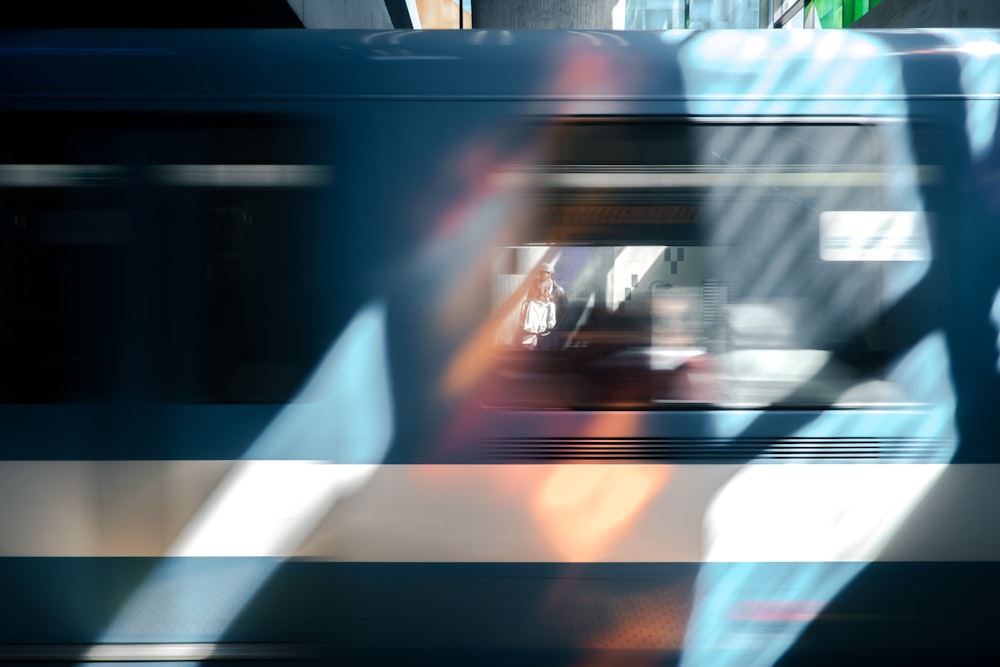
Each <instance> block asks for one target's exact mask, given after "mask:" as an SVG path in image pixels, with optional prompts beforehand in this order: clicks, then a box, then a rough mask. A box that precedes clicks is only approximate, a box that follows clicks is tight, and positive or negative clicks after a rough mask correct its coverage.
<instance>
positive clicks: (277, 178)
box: [154, 164, 332, 188]
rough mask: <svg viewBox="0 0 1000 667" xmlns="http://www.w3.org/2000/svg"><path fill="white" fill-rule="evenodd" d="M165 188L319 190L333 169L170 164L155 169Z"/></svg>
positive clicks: (310, 166) (276, 165) (279, 165)
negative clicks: (317, 188) (300, 188)
mask: <svg viewBox="0 0 1000 667" xmlns="http://www.w3.org/2000/svg"><path fill="white" fill-rule="evenodd" d="M154 173H155V180H156V181H157V182H159V183H161V184H163V185H176V186H208V187H244V188H248V187H254V188H258V187H316V186H320V185H326V184H327V183H329V182H330V180H332V179H331V174H330V169H329V168H328V167H326V166H323V165H314V164H168V165H160V166H158V167H156V168H155V170H154Z"/></svg>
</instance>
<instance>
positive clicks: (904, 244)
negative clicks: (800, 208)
mask: <svg viewBox="0 0 1000 667" xmlns="http://www.w3.org/2000/svg"><path fill="white" fill-rule="evenodd" d="M819 256H820V258H821V259H823V260H825V261H828V262H922V261H927V260H929V259H930V258H931V244H930V239H929V238H928V235H927V219H926V216H925V215H924V213H923V212H922V211H824V212H823V213H820V215H819Z"/></svg>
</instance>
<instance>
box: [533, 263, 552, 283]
mask: <svg viewBox="0 0 1000 667" xmlns="http://www.w3.org/2000/svg"><path fill="white" fill-rule="evenodd" d="M553 270H554V267H553V266H552V263H551V262H542V263H541V264H539V265H538V269H536V270H535V276H536V277H537V279H538V282H539V283H544V282H547V281H551V280H552V273H553Z"/></svg>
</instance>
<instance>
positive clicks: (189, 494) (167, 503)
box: [0, 439, 1000, 563]
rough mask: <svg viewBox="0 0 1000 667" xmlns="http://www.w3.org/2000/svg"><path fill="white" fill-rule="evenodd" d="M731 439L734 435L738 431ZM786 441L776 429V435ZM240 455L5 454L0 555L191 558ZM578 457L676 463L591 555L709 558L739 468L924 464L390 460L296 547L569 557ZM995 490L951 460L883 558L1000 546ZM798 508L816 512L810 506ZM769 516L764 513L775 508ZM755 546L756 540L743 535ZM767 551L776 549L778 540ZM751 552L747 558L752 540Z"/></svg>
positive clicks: (639, 466) (485, 558)
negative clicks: (566, 511)
mask: <svg viewBox="0 0 1000 667" xmlns="http://www.w3.org/2000/svg"><path fill="white" fill-rule="evenodd" d="M734 442H735V443H737V444H738V439H737V440H734ZM780 444H781V443H780V440H777V439H776V440H775V446H779V445H780ZM609 446H610V443H609ZM719 446H720V447H722V446H724V445H721V444H720V445H719ZM761 449H762V450H763V451H766V445H764V444H763V443H761ZM267 463H268V462H260V465H266V464H267ZM278 463H279V464H287V463H288V462H278ZM238 465H239V463H238V462H233V461H104V462H95V461H7V462H4V465H3V466H2V467H0V556H3V557H161V556H169V555H170V554H171V553H173V554H175V556H174V559H175V558H181V559H183V557H182V556H180V555H178V554H177V551H176V550H174V549H173V548H172V547H173V545H174V542H175V540H176V535H178V533H179V532H180V531H181V530H183V528H184V526H186V525H188V524H190V523H191V522H192V519H193V518H194V517H195V516H196V515H197V513H198V511H199V508H200V507H201V505H202V503H203V499H204V498H206V497H208V496H209V495H210V494H211V493H212V491H213V489H215V488H216V487H217V486H218V484H219V482H220V481H221V480H222V479H223V478H225V477H226V476H227V475H229V474H230V473H231V471H232V470H233V469H234V467H236V466H238ZM295 465H306V466H308V465H312V466H315V467H316V468H317V470H316V472H315V474H316V475H318V476H321V477H322V476H329V475H331V474H334V475H341V473H338V472H337V469H338V468H340V467H341V466H337V465H335V464H320V463H309V462H304V461H303V462H296V463H295ZM573 465H583V466H587V467H588V469H590V470H591V471H592V472H593V473H594V474H595V475H598V474H599V473H600V472H601V471H607V472H608V474H609V475H612V473H614V472H615V471H616V470H618V471H620V470H621V469H622V468H623V466H624V467H626V468H629V469H631V470H634V471H635V472H636V473H637V474H641V473H642V472H643V471H646V470H649V471H650V472H651V473H657V474H658V473H659V472H662V471H664V469H667V468H668V469H669V471H670V473H669V480H668V481H667V483H666V484H664V485H663V486H662V487H659V488H656V490H655V492H653V493H652V494H651V495H650V496H649V498H648V499H646V501H645V502H644V504H643V506H642V508H641V510H640V511H639V512H638V513H637V515H636V516H635V517H634V518H633V519H632V520H631V521H630V522H629V524H628V525H627V527H625V528H624V529H623V530H622V531H621V532H620V533H618V534H616V535H615V537H614V539H613V540H612V541H610V542H609V543H608V544H606V545H604V546H603V547H602V549H601V550H600V553H599V555H598V556H595V557H594V560H595V562H699V561H704V560H705V558H706V554H705V553H704V552H703V551H702V547H703V544H704V542H703V540H704V535H703V534H702V525H703V524H702V522H703V519H704V517H705V516H706V513H707V511H708V507H709V505H710V503H711V501H712V499H713V498H714V497H715V496H716V495H717V494H718V493H719V492H720V491H721V490H722V489H723V488H724V487H725V486H726V484H727V483H728V482H729V481H730V480H731V479H732V478H733V476H734V475H736V473H737V472H739V471H741V470H744V471H745V470H755V469H759V470H762V471H768V472H767V473H766V474H767V476H768V479H769V480H771V482H772V483H773V484H778V483H780V484H783V485H784V486H785V487H787V488H799V486H801V485H797V480H801V479H802V478H803V470H805V471H809V470H810V469H812V470H813V472H810V473H809V474H810V475H814V474H815V469H816V468H822V469H823V470H825V471H828V472H829V473H830V475H832V476H833V477H835V478H836V479H837V480H838V482H837V483H836V484H833V485H831V489H837V491H836V493H837V494H840V495H839V496H838V497H827V496H823V497H824V498H826V499H827V501H828V502H830V503H834V504H836V503H838V502H842V503H846V504H848V505H849V504H850V503H851V500H850V498H849V497H847V496H844V495H843V494H848V495H849V491H850V489H851V488H853V487H852V484H853V480H855V478H856V476H858V475H860V476H861V477H862V478H863V479H865V480H868V482H869V483H874V484H875V486H876V487H877V488H884V489H892V488H896V487H898V482H899V480H905V479H907V478H908V477H910V476H912V475H913V474H914V472H913V471H914V470H916V469H919V468H921V467H922V466H924V464H896V463H888V464H887V463H876V464H866V463H853V464H850V463H848V464H844V463H837V464H829V463H822V462H814V463H810V464H804V465H803V464H794V463H789V464H778V463H774V462H770V463H764V464H761V465H738V464H735V463H724V464H711V463H706V464H701V463H699V464H676V465H665V464H664V463H662V462H655V463H635V462H631V463H623V462H613V463H597V462H589V463H577V464H567V463H549V462H544V463H534V464H532V463H522V464H509V463H497V464H480V465H472V464H469V465H391V466H381V467H379V468H378V469H377V470H376V471H375V472H374V474H373V476H372V477H371V479H370V480H368V481H367V483H366V484H365V486H364V487H363V488H359V489H358V490H357V491H356V493H354V494H353V495H351V496H350V497H349V498H348V499H346V500H345V502H343V503H336V504H334V505H333V506H332V507H330V508H329V509H328V510H327V511H326V512H325V515H324V516H322V517H320V518H319V519H318V520H310V526H311V527H310V528H309V530H308V535H307V536H306V537H305V538H304V540H303V541H302V542H301V543H300V544H299V545H297V547H296V548H295V549H294V550H293V551H291V552H290V553H289V554H288V555H289V557H291V558H294V559H303V560H312V561H320V562H327V561H330V562H540V563H545V562H549V563H558V562H565V558H566V556H565V553H564V551H563V550H561V549H560V547H561V546H565V545H561V544H559V543H558V542H554V541H553V539H552V535H550V534H549V533H548V532H547V526H546V525H545V524H544V523H543V522H542V521H540V518H539V516H538V514H537V512H536V510H537V507H536V504H537V499H538V498H539V497H540V496H541V494H542V493H543V490H544V489H546V488H548V486H547V485H550V484H551V480H552V479H553V476H554V475H555V474H556V473H557V472H558V471H561V470H564V469H565V468H566V467H567V466H573ZM284 467H287V466H284ZM343 467H345V468H346V467H347V466H343ZM931 467H933V465H932V466H931ZM320 468H332V470H329V472H326V471H324V470H322V469H320ZM762 474H763V473H762ZM612 476H613V475H612ZM990 498H993V499H994V500H992V501H991V500H989V499H990ZM811 500H816V498H812V499H807V498H801V499H799V498H794V497H785V498H784V499H783V500H782V502H783V503H786V504H792V505H796V506H798V505H802V504H803V503H806V502H811ZM348 501H349V502H348ZM998 502H1000V465H977V466H950V467H946V468H944V470H943V473H942V476H941V479H940V480H939V482H938V484H937V485H936V486H935V488H934V489H932V490H931V491H930V492H929V493H928V495H927V496H926V497H924V498H923V499H922V502H921V509H920V520H919V521H914V522H911V524H910V526H909V528H908V530H907V531H906V532H905V534H902V535H901V536H900V538H899V541H898V542H895V543H894V542H891V541H890V543H889V545H888V547H887V549H886V550H885V552H884V553H882V554H881V555H880V556H879V559H882V560H897V561H933V560H953V561H982V560H1000V535H998V534H997V533H996V531H994V530H992V529H991V528H990V527H989V526H986V525H983V524H981V523H977V517H979V516H981V512H980V510H981V507H982V506H983V504H984V503H986V504H989V503H998ZM801 512H802V513H803V516H808V514H809V509H808V507H802V508H801ZM267 519H268V515H267V514H266V513H265V514H263V515H262V516H261V523H262V526H261V528H262V529H264V528H265V526H264V525H263V524H264V523H266V521H267ZM776 519H777V517H776ZM293 520H294V519H293ZM759 521H762V522H764V523H767V520H766V518H765V517H759ZM772 528H773V527H772ZM224 534H225V531H221V530H220V531H219V532H218V535H219V536H222V535H224ZM789 539H790V540H791V539H793V536H791V535H789ZM741 544H742V543H739V542H737V543H734V544H731V545H730V548H729V549H727V557H731V558H736V559H738V558H739V557H740V548H742V547H741ZM750 546H751V545H750V544H749V543H747V544H746V548H747V549H750ZM255 553H256V552H253V553H246V554H243V553H241V552H239V551H237V550H235V549H232V550H229V551H228V552H227V554H226V555H227V556H230V557H236V558H240V557H250V556H253V555H254V554H255ZM769 554H770V555H772V556H780V554H779V553H774V552H773V550H772V552H769ZM746 556H747V558H748V559H749V558H751V557H752V554H751V551H749V550H748V551H747V554H746ZM174 559H170V560H174Z"/></svg>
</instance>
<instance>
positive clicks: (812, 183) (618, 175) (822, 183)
mask: <svg viewBox="0 0 1000 667" xmlns="http://www.w3.org/2000/svg"><path fill="white" fill-rule="evenodd" d="M899 173H900V172H899V171H898V170H895V171H893V170H887V169H870V170H869V169H861V170H851V171H839V170H837V171H765V170H759V169H752V168H748V169H746V170H740V171H735V170H725V171H704V170H695V169H692V170H690V171H687V170H656V171H640V170H634V171H633V170H627V169H613V170H612V169H609V170H606V171H591V170H586V171H583V170H580V171H578V170H567V171H517V172H514V171H511V172H501V173H498V174H497V175H496V178H497V181H498V184H499V185H501V186H506V187H526V186H532V187H542V188H579V189H593V188H611V189H615V188H699V187H701V188H710V187H735V186H753V187H772V188H773V187H882V186H885V185H887V184H889V183H890V182H893V181H896V180H898V179H899V178H900V175H899ZM915 177H916V178H917V179H918V181H919V182H921V183H926V182H931V181H933V180H935V179H936V178H937V170H936V169H935V168H933V167H925V168H920V169H919V170H916V172H915Z"/></svg>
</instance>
